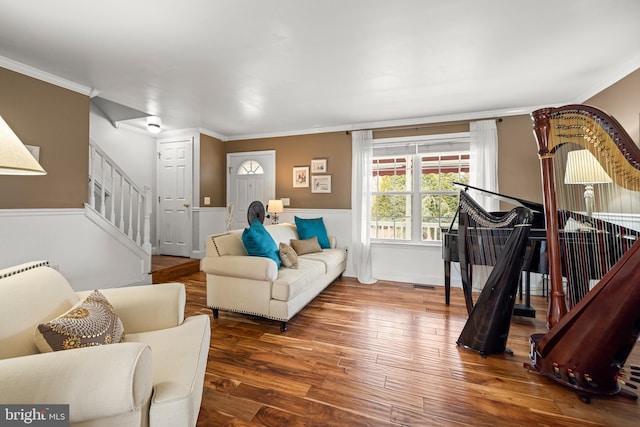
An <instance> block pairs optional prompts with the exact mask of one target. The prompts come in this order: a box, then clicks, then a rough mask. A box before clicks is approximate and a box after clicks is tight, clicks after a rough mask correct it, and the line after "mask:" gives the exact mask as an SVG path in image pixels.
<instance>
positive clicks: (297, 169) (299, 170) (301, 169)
mask: <svg viewBox="0 0 640 427" xmlns="http://www.w3.org/2000/svg"><path fill="white" fill-rule="evenodd" d="M303 187H309V166H294V167H293V188H303Z"/></svg>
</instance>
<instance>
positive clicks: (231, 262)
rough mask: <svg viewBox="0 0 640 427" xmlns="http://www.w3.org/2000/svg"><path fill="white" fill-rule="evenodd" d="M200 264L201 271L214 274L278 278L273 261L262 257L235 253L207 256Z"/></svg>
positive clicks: (251, 277)
mask: <svg viewBox="0 0 640 427" xmlns="http://www.w3.org/2000/svg"><path fill="white" fill-rule="evenodd" d="M200 265H201V268H202V271H204V272H205V273H207V274H214V275H216V276H227V277H238V278H243V279H251V280H268V281H274V280H276V279H277V278H278V266H277V265H276V263H275V261H273V260H272V259H269V258H264V257H257V256H237V255H227V256H222V257H207V258H204V259H203V260H202V263H201V264H200Z"/></svg>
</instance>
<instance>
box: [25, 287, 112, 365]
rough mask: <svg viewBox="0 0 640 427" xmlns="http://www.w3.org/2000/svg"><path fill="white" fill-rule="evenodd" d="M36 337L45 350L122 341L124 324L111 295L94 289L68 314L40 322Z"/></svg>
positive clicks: (37, 344) (38, 343) (67, 348)
mask: <svg viewBox="0 0 640 427" xmlns="http://www.w3.org/2000/svg"><path fill="white" fill-rule="evenodd" d="M34 340H35V343H36V346H37V347H38V350H40V352H41V353H47V352H51V351H58V350H70V349H72V348H80V347H91V346H95V345H104V344H112V343H118V342H122V341H123V340H124V328H123V326H122V321H121V320H120V318H119V317H118V316H116V314H115V312H114V310H113V307H112V306H111V304H110V303H109V301H108V300H107V298H106V297H105V296H104V295H103V294H101V293H100V292H99V291H97V290H96V291H93V292H92V293H91V294H90V295H89V296H87V298H86V299H84V300H83V301H81V302H79V303H78V304H76V305H75V306H74V307H73V308H72V309H71V310H69V311H68V312H66V313H65V314H63V315H61V316H59V317H57V318H55V319H53V320H50V321H49V322H46V323H41V324H39V325H38V327H37V328H36V330H35V332H34Z"/></svg>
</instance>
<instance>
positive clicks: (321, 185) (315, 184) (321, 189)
mask: <svg viewBox="0 0 640 427" xmlns="http://www.w3.org/2000/svg"><path fill="white" fill-rule="evenodd" d="M311 192H312V193H331V175H313V176H312V177H311Z"/></svg>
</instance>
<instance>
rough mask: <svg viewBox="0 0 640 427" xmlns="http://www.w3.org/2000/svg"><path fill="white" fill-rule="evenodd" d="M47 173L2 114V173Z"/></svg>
mask: <svg viewBox="0 0 640 427" xmlns="http://www.w3.org/2000/svg"><path fill="white" fill-rule="evenodd" d="M46 173H47V172H45V170H44V169H43V168H42V166H40V163H38V162H37V161H36V159H34V158H33V156H32V155H31V153H30V152H29V150H27V147H25V146H24V144H23V143H22V141H20V139H19V138H18V136H17V135H16V134H15V133H14V132H13V130H11V128H10V127H9V125H8V124H7V122H5V121H4V119H3V118H2V117H1V116H0V175H46Z"/></svg>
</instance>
